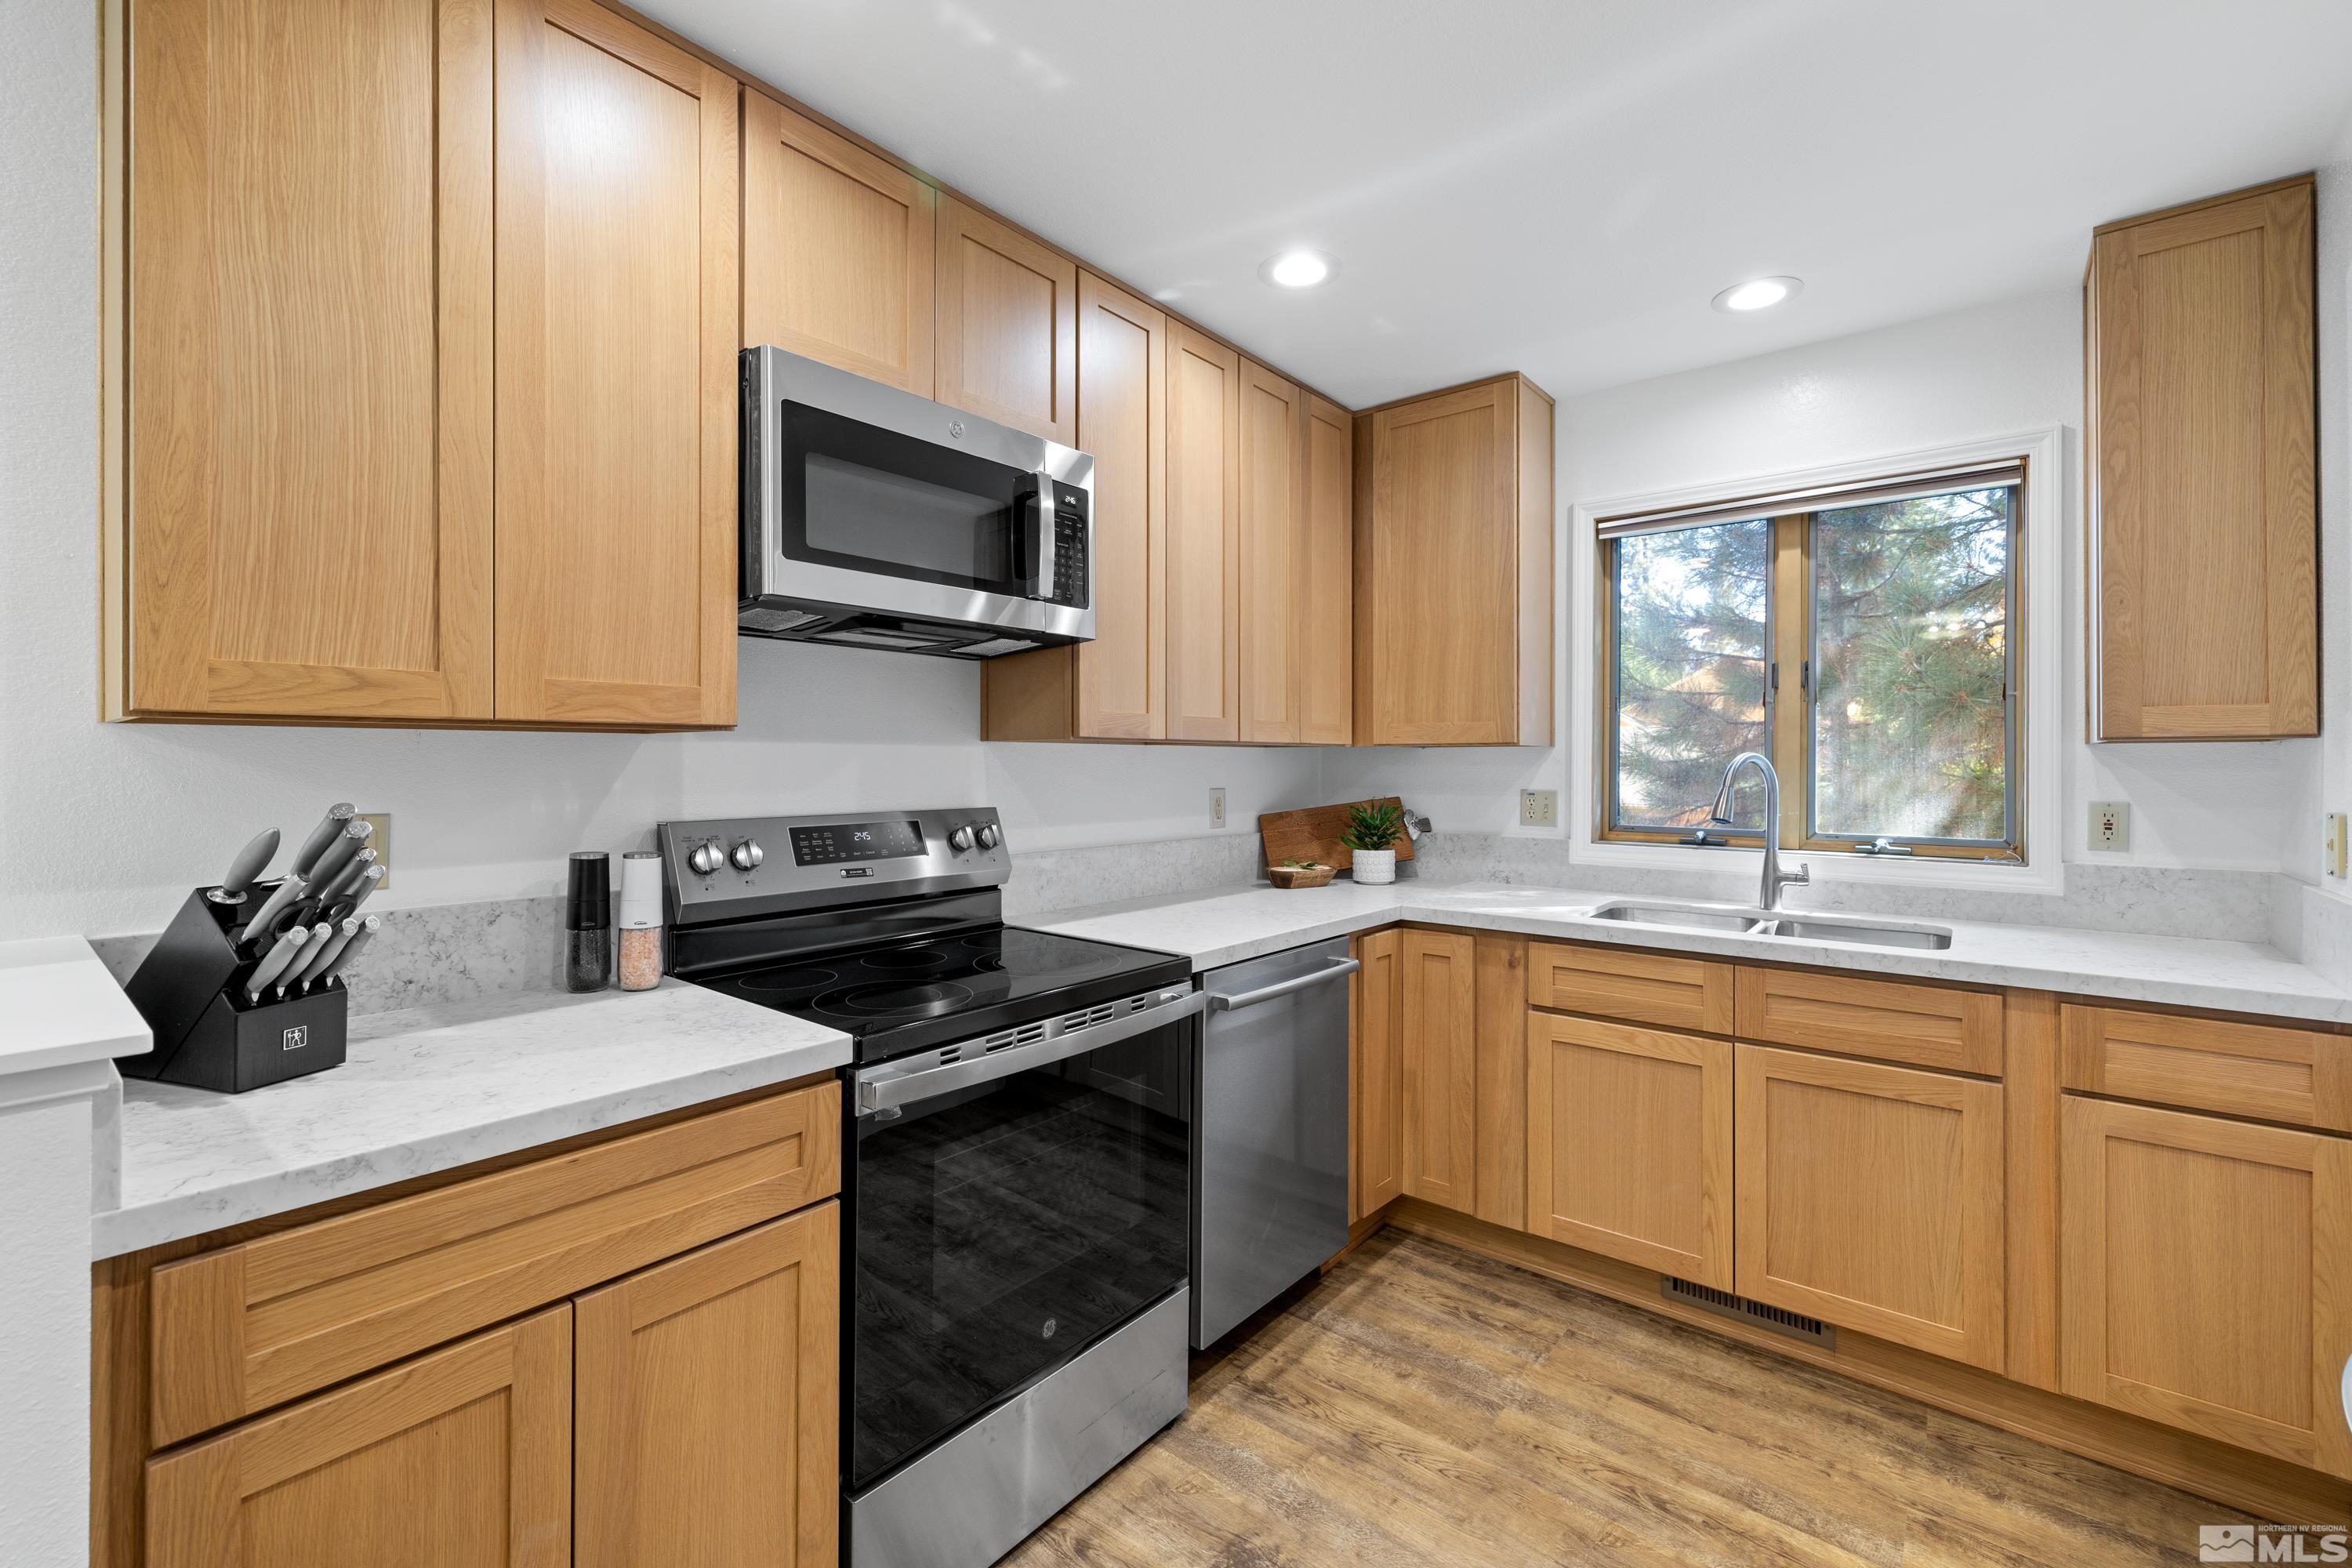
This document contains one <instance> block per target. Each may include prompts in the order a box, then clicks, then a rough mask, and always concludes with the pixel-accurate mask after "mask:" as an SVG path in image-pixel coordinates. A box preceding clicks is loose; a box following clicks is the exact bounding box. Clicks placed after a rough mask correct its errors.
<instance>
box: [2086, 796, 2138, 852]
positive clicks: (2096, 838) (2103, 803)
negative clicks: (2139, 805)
mask: <svg viewBox="0 0 2352 1568" xmlns="http://www.w3.org/2000/svg"><path fill="white" fill-rule="evenodd" d="M2091 847H2092V848H2094V849H2128V848H2130V847H2131V803H2130V802H2129V801H2122V800H2095V801H2093V802H2092V803H2091Z"/></svg>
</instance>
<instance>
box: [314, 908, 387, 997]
mask: <svg viewBox="0 0 2352 1568" xmlns="http://www.w3.org/2000/svg"><path fill="white" fill-rule="evenodd" d="M382 930H383V916H382V915H369V916H367V917H366V918H365V919H363V920H362V921H360V929H359V930H358V931H354V932H353V933H352V940H351V941H349V942H345V943H343V951H342V952H339V953H337V954H335V956H334V957H332V958H331V959H329V960H328V961H327V967H326V968H325V969H323V970H321V971H320V973H319V975H318V978H317V979H316V980H315V981H313V982H312V984H324V983H326V982H327V981H330V980H340V979H341V978H342V976H343V973H344V972H345V971H346V970H348V969H350V968H351V966H352V960H353V959H354V958H357V957H358V956H359V955H360V951H361V950H362V948H364V947H366V946H367V944H368V942H370V941H371V940H372V939H373V937H374V936H375V933H376V932H378V931H382Z"/></svg>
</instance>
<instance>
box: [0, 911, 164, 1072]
mask: <svg viewBox="0 0 2352 1568" xmlns="http://www.w3.org/2000/svg"><path fill="white" fill-rule="evenodd" d="M0 1016H5V1018H6V1019H7V1020H8V1026H7V1027H6V1028H5V1029H0V1072H10V1073H14V1072H33V1071H36V1070H37V1069H39V1068H53V1067H68V1066H71V1065H73V1064H74V1063H77V1062H94V1061H103V1060H105V1059H106V1058H110V1057H129V1056H137V1055H138V1054H139V1053H140V1052H142V1051H143V1050H146V1049H147V1048H148V1047H149V1046H150V1045H151V1044H152V1037H151V1036H150V1035H149V1033H148V1029H147V1020H146V1019H144V1018H142V1017H141V1016H139V1009H138V1008H136V1007H133V1006H132V1005H131V998H130V997H128V996H125V995H124V994H122V987H121V986H120V985H118V984H115V983H114V976H113V975H111V974H110V973H108V972H107V968H106V965H105V964H103V963H100V962H99V957H98V952H97V951H96V950H95V949H93V948H92V947H91V946H90V945H89V942H86V941H84V940H83V939H82V938H80V937H78V936H37V937H32V938H29V939H27V940H26V941H22V942H0Z"/></svg>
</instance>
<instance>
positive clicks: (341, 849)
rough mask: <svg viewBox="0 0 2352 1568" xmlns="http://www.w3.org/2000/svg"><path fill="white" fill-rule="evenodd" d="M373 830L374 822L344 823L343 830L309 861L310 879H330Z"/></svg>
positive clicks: (319, 881) (322, 880)
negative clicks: (318, 855)
mask: <svg viewBox="0 0 2352 1568" xmlns="http://www.w3.org/2000/svg"><path fill="white" fill-rule="evenodd" d="M374 831H375V824H374V823H373V822H346V823H344V824H343V830H342V831H341V833H339V834H337V835H335V837H333V838H332V839H331V840H330V841H329V843H328V845H327V847H326V851H325V853H323V854H321V855H320V857H319V858H318V859H316V860H315V861H313V862H311V865H310V873H309V874H310V880H311V881H312V882H313V883H323V882H327V881H331V880H332V879H333V878H334V877H335V875H336V874H337V873H338V872H340V871H341V870H342V868H344V867H346V866H348V865H350V864H351V863H352V857H353V856H354V855H357V854H358V853H359V852H360V847H361V846H362V845H363V844H365V843H366V842H367V841H368V836H369V835H370V834H372V833H373V832H374Z"/></svg>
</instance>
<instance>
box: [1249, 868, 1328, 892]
mask: <svg viewBox="0 0 2352 1568" xmlns="http://www.w3.org/2000/svg"><path fill="white" fill-rule="evenodd" d="M1338 875H1339V868H1338V867H1337V866H1268V867H1267V868H1265V879H1266V880H1267V881H1269V882H1272V883H1273V884H1274V885H1275V886H1276V887H1277V888H1320V887H1325V886H1327V885H1328V884H1329V882H1330V880H1331V879H1332V878H1333V877H1336V876H1338Z"/></svg>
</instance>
